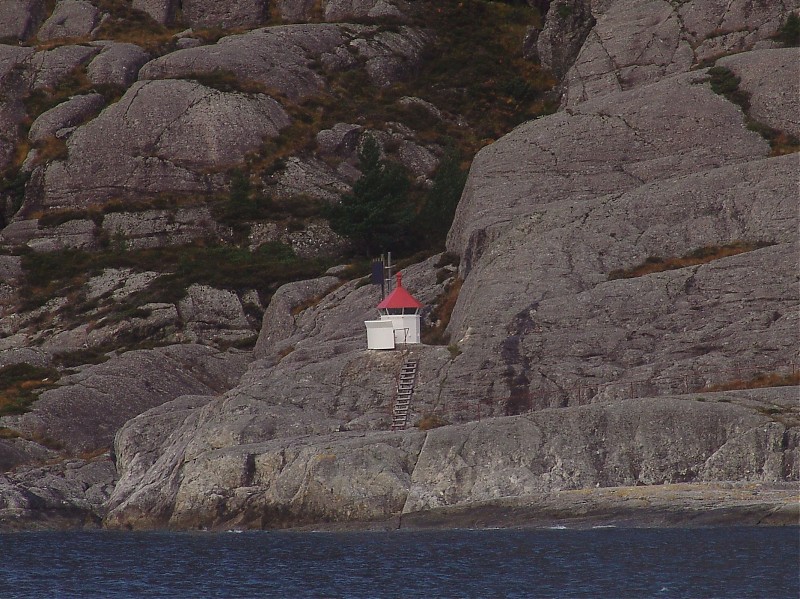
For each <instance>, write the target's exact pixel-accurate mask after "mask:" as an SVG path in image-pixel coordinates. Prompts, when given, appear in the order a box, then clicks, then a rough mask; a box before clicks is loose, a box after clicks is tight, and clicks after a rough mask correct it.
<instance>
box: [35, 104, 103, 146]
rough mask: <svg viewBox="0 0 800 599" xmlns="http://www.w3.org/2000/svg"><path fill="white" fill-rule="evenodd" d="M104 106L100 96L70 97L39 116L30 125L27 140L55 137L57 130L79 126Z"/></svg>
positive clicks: (42, 139) (39, 140) (38, 140)
mask: <svg viewBox="0 0 800 599" xmlns="http://www.w3.org/2000/svg"><path fill="white" fill-rule="evenodd" d="M105 104H106V102H105V99H104V98H103V96H101V95H100V94H86V95H82V96H72V97H71V98H70V99H69V100H67V101H65V102H62V103H61V104H59V105H58V106H56V107H55V108H51V109H50V110H48V111H46V112H44V113H42V114H41V115H39V117H38V118H37V119H36V120H35V121H33V124H32V125H31V128H30V131H29V132H28V139H30V140H31V141H32V142H33V143H37V142H42V141H44V140H45V139H47V138H48V137H51V136H53V135H56V133H57V132H58V130H59V129H64V128H65V127H75V126H77V125H80V124H82V123H83V122H85V121H87V120H89V118H91V117H93V116H95V115H96V114H97V113H99V112H100V110H101V109H102V108H103V107H104V106H105Z"/></svg>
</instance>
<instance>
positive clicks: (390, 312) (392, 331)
mask: <svg viewBox="0 0 800 599" xmlns="http://www.w3.org/2000/svg"><path fill="white" fill-rule="evenodd" d="M420 308H422V304H421V303H420V302H418V301H417V300H416V299H415V298H414V296H412V295H411V294H410V293H409V292H408V291H406V289H405V288H404V287H403V279H402V277H401V275H400V273H397V287H395V289H394V291H392V292H391V293H390V294H389V295H387V296H386V298H384V300H383V301H382V302H381V303H379V304H378V314H379V318H378V320H367V321H365V322H364V324H365V325H366V327H367V349H394V348H395V346H396V345H400V344H410V343H420V314H419V310H420Z"/></svg>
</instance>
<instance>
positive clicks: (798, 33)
mask: <svg viewBox="0 0 800 599" xmlns="http://www.w3.org/2000/svg"><path fill="white" fill-rule="evenodd" d="M778 39H779V40H780V41H781V42H783V44H784V45H785V46H789V47H792V46H798V45H800V17H798V16H797V13H789V16H788V18H787V19H786V22H785V23H784V24H783V26H782V27H781V28H780V30H779V31H778Z"/></svg>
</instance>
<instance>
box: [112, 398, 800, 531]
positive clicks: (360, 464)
mask: <svg viewBox="0 0 800 599" xmlns="http://www.w3.org/2000/svg"><path fill="white" fill-rule="evenodd" d="M757 397H759V398H761V399H764V397H763V396H758V394H757ZM768 397H769V400H768V401H769V402H773V403H775V404H781V405H790V404H791V403H792V401H793V395H792V393H786V392H778V391H775V392H772V393H771V394H769V396H768ZM721 400H722V401H721ZM759 401H760V399H755V400H754V398H753V397H752V394H748V393H746V392H739V393H729V394H724V395H721V394H710V395H707V396H704V397H698V396H684V397H681V398H677V397H660V398H655V399H638V400H631V401H626V402H622V403H613V404H607V405H596V406H587V407H584V408H578V409H573V410H570V411H568V412H565V411H563V410H544V411H540V412H534V413H531V414H530V415H527V416H516V417H510V418H500V419H490V420H486V421H482V422H473V423H469V424H464V425H460V426H447V427H443V428H438V429H435V430H433V431H429V432H427V433H423V432H408V433H403V434H398V433H388V432H387V433H370V434H366V435H365V434H353V433H346V432H340V433H336V434H334V435H326V436H321V437H316V438H312V439H309V438H308V437H307V436H301V437H295V438H283V439H281V440H279V441H277V442H276V441H262V442H249V443H241V442H239V443H235V444H234V445H228V443H230V440H226V439H225V437H221V436H218V437H217V440H218V442H220V441H221V442H222V444H221V445H220V444H218V445H217V447H208V448H205V449H203V448H202V446H200V445H198V444H197V443H196V442H195V441H193V440H192V435H191V434H189V432H188V431H190V430H192V429H196V428H197V426H198V420H199V419H202V418H203V417H204V416H205V417H207V416H208V414H209V411H210V410H211V409H212V407H211V404H205V405H201V406H197V405H196V404H193V403H192V401H191V399H190V398H187V399H186V400H178V401H176V402H175V405H174V409H172V410H170V412H169V414H170V415H172V416H175V417H182V418H183V422H182V424H181V425H179V427H178V429H177V431H176V432H175V433H173V434H172V438H171V441H170V442H168V446H169V449H168V450H167V451H166V452H161V453H158V452H156V453H157V455H158V456H159V457H158V458H157V459H155V460H154V459H153V455H154V452H153V446H158V445H159V444H161V443H164V436H165V432H160V433H159V432H155V431H154V432H151V433H150V434H149V435H148V436H149V439H150V440H151V442H153V445H147V444H146V443H142V434H143V432H144V431H146V430H148V431H149V430H151V428H150V426H151V425H152V424H153V422H154V420H153V419H152V416H154V415H155V414H153V415H152V416H151V415H148V414H145V415H143V416H141V417H139V418H138V419H136V420H134V421H132V422H130V423H129V424H128V425H127V426H126V427H125V428H124V429H123V430H122V431H121V432H120V434H119V436H118V438H117V444H116V447H117V452H118V464H119V467H120V471H121V474H122V479H121V481H120V484H119V485H118V486H117V488H116V490H115V492H114V494H113V495H112V497H111V500H110V503H109V508H110V511H109V514H108V516H107V518H106V521H105V523H106V525H107V526H110V527H112V528H119V527H132V528H152V527H164V526H169V527H176V528H197V527H209V528H231V527H244V528H276V527H282V526H286V525H297V524H302V523H312V522H320V521H365V520H383V519H386V518H388V517H391V516H397V515H399V514H401V513H402V514H405V515H408V514H414V513H419V512H427V511H430V510H432V509H437V508H441V507H447V506H459V505H470V504H474V503H477V502H482V501H487V500H494V499H499V498H504V497H520V496H522V497H525V496H531V497H536V496H541V495H542V494H547V493H551V492H555V491H561V490H567V489H579V488H587V487H595V486H600V487H607V486H623V485H636V484H644V485H653V484H664V483H671V482H684V481H713V480H720V479H722V480H727V479H731V478H733V479H737V480H751V481H762V482H770V481H780V480H783V479H784V478H786V477H787V476H788V477H790V478H795V479H796V478H797V474H798V473H797V472H796V469H797V448H796V440H797V439H796V437H797V435H796V434H795V435H794V437H793V438H794V444H793V448H792V449H784V443H783V441H782V439H783V437H784V435H785V434H786V429H785V427H784V426H783V425H781V424H779V423H776V422H773V421H771V420H770V419H769V418H768V417H766V416H764V415H762V414H759V413H758V411H756V410H754V409H753V406H754V405H758V402H759ZM770 405H772V403H770ZM166 407H167V406H163V407H162V409H163V408H166ZM654 414H655V415H657V416H656V417H655V418H653V415H654ZM687 416H688V417H687ZM183 431H186V432H183ZM795 432H796V431H795ZM790 434H791V433H790ZM134 437H136V438H137V442H136V443H134V444H131V443H130V439H132V438H134ZM723 454H724V458H723V457H722V455H723ZM755 456H757V457H755ZM721 462H724V463H725V464H726V466H725V467H724V468H723V469H721V470H720V469H717V468H716V464H717V463H721ZM145 464H148V465H149V467H148V468H146V469H144V468H142V466H143V465H145ZM165 481H166V482H165Z"/></svg>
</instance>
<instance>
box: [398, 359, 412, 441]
mask: <svg viewBox="0 0 800 599" xmlns="http://www.w3.org/2000/svg"><path fill="white" fill-rule="evenodd" d="M416 379H417V360H416V359H414V358H406V360H405V361H404V362H403V366H402V368H401V369H400V378H399V380H398V382H397V395H396V396H395V400H394V408H393V409H392V430H393V431H402V430H405V428H406V425H407V424H408V410H409V407H410V404H411V396H412V395H413V394H414V383H415V382H416Z"/></svg>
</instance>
